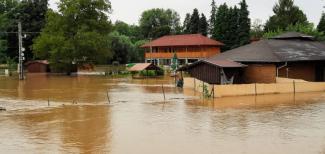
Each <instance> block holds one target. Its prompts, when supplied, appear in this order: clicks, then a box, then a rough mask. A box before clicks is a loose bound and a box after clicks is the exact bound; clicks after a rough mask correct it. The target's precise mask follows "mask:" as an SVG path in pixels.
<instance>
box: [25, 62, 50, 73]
mask: <svg viewBox="0 0 325 154" xmlns="http://www.w3.org/2000/svg"><path fill="white" fill-rule="evenodd" d="M25 66H26V67H27V71H28V73H46V72H49V62H48V61H47V60H34V61H29V62H27V63H25Z"/></svg>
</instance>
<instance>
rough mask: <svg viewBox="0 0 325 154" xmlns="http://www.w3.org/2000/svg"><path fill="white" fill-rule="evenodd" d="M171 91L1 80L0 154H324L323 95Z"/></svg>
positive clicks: (157, 82)
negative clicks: (209, 97) (210, 94)
mask: <svg viewBox="0 0 325 154" xmlns="http://www.w3.org/2000/svg"><path fill="white" fill-rule="evenodd" d="M173 83H174V82H173V80H172V79H171V78H168V77H166V78H161V79H144V80H132V79H130V78H123V79H110V78H104V77H86V76H81V77H63V76H45V75H44V76H42V75H32V76H31V75H30V76H28V78H27V80H25V81H18V80H17V79H14V78H0V107H5V108H6V109H7V111H3V112H0V153H6V154H7V153H112V154H130V153H134V154H153V153H154V154H167V153H168V154H181V153H186V154H217V153H218V154H219V153H226V154H228V153H229V154H231V153H247V154H273V153H277V154H289V153H294V154H296V153H302V154H307V153H308V154H309V153H311V154H324V153H325V93H301V94H296V95H292V94H281V95H263V96H245V97H227V98H219V99H214V100H207V99H202V98H201V97H200V94H198V93H195V92H194V91H193V90H192V89H178V88H174V85H173ZM163 87H164V88H163ZM163 91H165V93H166V96H165V97H166V100H164V95H163Z"/></svg>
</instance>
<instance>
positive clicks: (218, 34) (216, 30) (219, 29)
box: [212, 3, 228, 41]
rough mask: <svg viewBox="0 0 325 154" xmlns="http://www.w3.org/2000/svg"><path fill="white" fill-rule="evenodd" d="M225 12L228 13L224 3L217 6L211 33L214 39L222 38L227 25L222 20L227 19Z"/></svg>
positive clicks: (221, 39)
mask: <svg viewBox="0 0 325 154" xmlns="http://www.w3.org/2000/svg"><path fill="white" fill-rule="evenodd" d="M227 14H228V6H227V4H226V3H224V4H222V5H220V6H219V7H218V11H217V13H216V19H215V20H216V21H215V24H214V27H213V34H212V38H213V39H215V40H220V41H223V40H224V37H225V36H224V33H223V32H225V31H226V28H227V25H226V24H225V22H224V21H227V20H228V19H227Z"/></svg>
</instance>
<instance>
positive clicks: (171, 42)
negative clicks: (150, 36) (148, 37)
mask: <svg viewBox="0 0 325 154" xmlns="http://www.w3.org/2000/svg"><path fill="white" fill-rule="evenodd" d="M200 45H206V46H222V45H224V44H223V43H221V42H219V41H216V40H213V39H210V38H208V37H205V36H203V35H201V34H185V35H168V36H163V37H160V38H158V39H156V40H153V41H152V42H149V43H147V44H145V45H143V46H142V47H143V48H149V47H169V46H200Z"/></svg>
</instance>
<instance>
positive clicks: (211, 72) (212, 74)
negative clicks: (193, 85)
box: [189, 63, 220, 84]
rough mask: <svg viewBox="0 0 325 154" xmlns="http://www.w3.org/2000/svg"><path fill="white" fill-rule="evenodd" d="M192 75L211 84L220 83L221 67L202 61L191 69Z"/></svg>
mask: <svg viewBox="0 0 325 154" xmlns="http://www.w3.org/2000/svg"><path fill="white" fill-rule="evenodd" d="M189 73H190V75H191V76H192V77H194V78H196V79H199V80H201V81H204V82H206V83H209V84H220V76H219V74H220V69H219V68H218V67H216V66H212V65H208V64H205V63H201V64H199V65H196V66H194V67H193V68H191V69H190V70H189Z"/></svg>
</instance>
